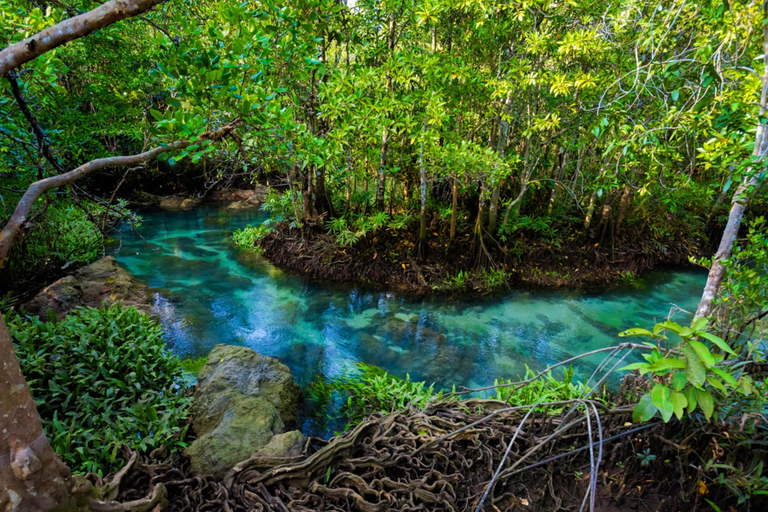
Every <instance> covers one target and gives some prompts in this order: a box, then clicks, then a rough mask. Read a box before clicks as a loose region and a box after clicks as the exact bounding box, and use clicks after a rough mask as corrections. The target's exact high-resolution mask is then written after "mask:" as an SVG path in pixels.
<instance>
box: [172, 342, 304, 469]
mask: <svg viewBox="0 0 768 512" xmlns="http://www.w3.org/2000/svg"><path fill="white" fill-rule="evenodd" d="M197 378H198V381H197V387H196V388H195V393H194V397H193V400H192V428H193V429H194V431H195V433H196V434H197V438H196V439H195V441H193V442H192V443H191V444H190V445H189V447H187V449H186V451H185V454H186V455H187V456H188V457H189V458H190V461H191V466H192V471H193V472H195V473H196V474H200V475H214V476H216V477H222V476H224V475H225V474H226V473H227V471H229V470H230V469H231V468H232V467H234V466H235V465H236V464H237V463H238V462H242V461H244V460H246V459H248V458H249V457H252V456H254V455H264V456H270V457H291V456H295V455H296V454H297V453H299V452H301V449H302V447H303V444H304V436H303V435H302V434H301V432H299V431H292V432H288V433H285V431H286V429H287V428H293V427H295V425H296V416H297V414H298V412H299V406H300V405H301V389H300V388H299V386H298V385H297V384H296V383H295V382H294V380H293V377H292V376H291V371H290V370H289V369H288V367H287V366H285V365H284V364H283V363H281V362H280V361H278V360H277V359H274V358H272V357H266V356H262V355H260V354H257V353H256V352H254V351H253V350H251V349H249V348H247V347H236V346H231V345H217V346H216V347H215V348H214V349H213V351H212V352H211V353H210V355H209V356H208V363H207V364H206V365H205V367H204V368H203V369H202V370H201V371H200V373H199V374H198V377H197Z"/></svg>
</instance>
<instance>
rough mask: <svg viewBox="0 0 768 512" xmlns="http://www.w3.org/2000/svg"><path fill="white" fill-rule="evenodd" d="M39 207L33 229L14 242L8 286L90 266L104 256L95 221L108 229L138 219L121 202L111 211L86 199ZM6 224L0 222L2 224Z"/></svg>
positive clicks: (57, 200)
mask: <svg viewBox="0 0 768 512" xmlns="http://www.w3.org/2000/svg"><path fill="white" fill-rule="evenodd" d="M39 208H40V210H39V211H36V212H35V213H34V214H33V215H36V216H37V217H36V219H35V222H34V223H32V227H31V229H30V230H29V231H28V232H27V233H26V234H25V236H23V237H19V238H18V239H17V240H16V242H15V243H14V246H13V249H12V251H11V254H10V256H9V258H8V264H7V265H8V267H7V274H6V277H7V282H8V283H17V285H18V284H19V283H21V282H23V281H25V280H27V279H29V278H30V276H35V275H37V274H38V273H40V272H41V270H42V269H45V268H46V267H55V268H60V267H61V266H63V265H65V264H68V263H70V264H71V263H90V262H92V261H93V260H95V259H96V258H98V257H99V256H101V255H102V247H103V242H104V235H103V234H102V232H101V230H100V229H99V226H97V225H96V224H95V223H94V221H95V222H97V223H99V224H101V222H102V221H104V222H105V228H109V227H110V226H112V225H114V223H116V222H117V221H119V220H121V219H124V218H126V217H130V218H132V219H133V220H139V218H138V217H136V216H135V215H133V214H132V213H131V212H130V211H129V210H128V209H127V208H126V204H125V203H124V202H122V201H118V202H117V204H115V205H113V206H112V207H111V208H110V209H109V210H108V211H107V210H106V208H105V207H104V206H102V205H99V204H96V203H94V202H93V201H89V200H86V199H82V200H80V201H79V205H77V204H75V203H73V202H72V201H71V200H69V199H55V200H54V201H52V202H51V204H50V205H48V206H47V207H45V206H40V207H39ZM85 210H87V213H86V211H85ZM3 223H4V222H3V219H0V225H2V224H3Z"/></svg>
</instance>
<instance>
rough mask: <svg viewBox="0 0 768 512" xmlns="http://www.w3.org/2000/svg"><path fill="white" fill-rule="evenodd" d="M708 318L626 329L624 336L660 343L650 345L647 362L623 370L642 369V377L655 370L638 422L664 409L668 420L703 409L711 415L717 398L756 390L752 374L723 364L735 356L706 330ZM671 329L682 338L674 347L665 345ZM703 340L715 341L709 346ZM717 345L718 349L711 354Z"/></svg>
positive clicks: (636, 415)
mask: <svg viewBox="0 0 768 512" xmlns="http://www.w3.org/2000/svg"><path fill="white" fill-rule="evenodd" d="M707 321H708V320H707V319H706V318H700V319H698V320H696V321H695V322H694V323H693V325H692V326H691V327H683V326H681V325H680V324H678V323H675V322H672V321H665V322H661V323H658V324H656V325H655V326H654V328H653V331H649V330H647V329H639V328H634V329H627V330H626V331H624V332H621V333H619V336H622V337H626V336H644V337H649V338H654V339H656V340H657V343H656V344H654V343H645V345H646V346H648V347H649V348H650V349H651V351H650V353H649V354H644V355H643V358H644V359H645V361H646V362H644V363H633V364H630V365H628V366H626V367H624V368H623V369H624V370H637V371H639V372H640V375H645V374H651V375H652V376H653V377H654V381H655V384H654V386H653V388H652V390H651V392H650V393H646V394H644V395H643V396H642V397H641V398H640V401H639V403H638V404H637V406H636V407H635V410H634V412H633V419H634V421H647V420H649V419H651V418H652V417H654V416H655V415H656V413H657V412H658V413H660V414H661V417H662V419H663V420H664V421H669V420H670V419H671V418H672V415H673V414H674V415H675V416H677V418H678V419H681V418H682V417H683V414H684V413H685V412H687V413H688V414H690V413H692V412H693V411H695V410H696V409H697V408H698V409H700V410H701V411H702V412H703V413H704V416H705V418H706V419H709V418H711V417H712V415H713V414H714V413H715V406H716V399H717V400H722V401H726V400H727V399H730V398H731V396H732V395H733V394H734V393H735V394H737V395H742V396H749V395H752V394H753V390H754V388H753V382H752V378H751V377H750V376H749V375H745V374H741V375H739V370H737V369H735V367H734V366H733V365H727V364H723V363H724V361H725V360H726V357H727V356H729V355H730V356H736V353H735V352H734V351H733V349H732V348H731V347H730V346H728V344H727V343H726V342H725V341H723V339H722V338H720V337H718V336H715V335H714V334H711V333H708V332H706V331H705V330H704V329H705V327H706V325H707ZM666 332H671V333H674V334H675V335H677V336H678V337H679V338H680V342H679V343H676V344H674V345H673V346H668V347H664V346H662V343H661V342H662V341H668V340H669V338H668V336H667V335H666V334H665V333H666ZM703 341H708V342H709V343H711V345H712V346H711V347H708V346H707V345H706V344H705V343H704V342H703ZM712 349H714V350H715V353H712Z"/></svg>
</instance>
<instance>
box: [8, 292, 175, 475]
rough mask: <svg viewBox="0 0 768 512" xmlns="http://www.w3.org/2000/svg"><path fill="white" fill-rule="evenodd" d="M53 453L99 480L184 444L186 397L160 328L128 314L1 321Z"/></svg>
mask: <svg viewBox="0 0 768 512" xmlns="http://www.w3.org/2000/svg"><path fill="white" fill-rule="evenodd" d="M5 320H6V323H7V324H8V329H9V332H10V334H11V337H12V339H13V341H14V343H15V344H16V350H17V352H16V353H17V355H18V357H19V360H20V362H21V367H22V370H23V371H24V375H25V376H26V378H27V382H28V383H29V385H30V388H31V391H32V395H33V397H34V398H35V401H36V402H37V408H38V411H39V412H40V416H41V417H42V418H43V425H44V427H45V431H46V434H47V435H48V439H49V441H50V443H51V446H53V448H54V450H55V451H56V452H57V453H58V454H59V455H60V456H61V457H62V459H63V460H64V461H65V462H66V463H67V464H69V465H70V467H71V468H72V469H74V470H76V471H81V472H95V473H98V474H100V475H106V474H107V473H110V472H112V471H114V470H115V469H117V468H119V467H120V466H121V465H122V464H123V463H124V462H125V461H124V460H123V459H122V452H121V451H120V447H121V446H122V445H125V446H127V447H129V448H131V449H134V450H138V451H140V452H145V453H147V452H149V451H151V450H154V449H155V448H160V447H162V446H165V447H167V448H169V449H170V450H175V449H178V448H181V447H183V446H184V442H183V437H184V433H185V432H186V426H185V423H186V417H187V415H188V406H189V399H187V398H185V397H184V389H185V388H184V381H183V379H182V367H181V365H180V363H179V359H178V358H177V357H176V356H174V355H173V354H171V353H170V352H169V351H168V350H167V349H166V347H165V341H164V340H163V337H162V330H161V328H160V326H159V325H158V324H157V322H155V321H153V320H151V319H150V318H149V317H147V316H146V315H145V314H143V313H139V312H138V311H137V310H136V309H135V308H128V307H126V308H124V307H122V306H121V305H120V304H115V305H113V306H111V307H109V308H106V309H93V308H79V309H77V310H75V312H74V313H72V314H70V315H69V316H67V317H66V318H65V319H64V320H61V321H56V320H49V321H47V322H43V321H41V320H39V319H37V318H24V317H23V316H21V315H18V314H16V313H13V312H9V313H7V314H6V316H5Z"/></svg>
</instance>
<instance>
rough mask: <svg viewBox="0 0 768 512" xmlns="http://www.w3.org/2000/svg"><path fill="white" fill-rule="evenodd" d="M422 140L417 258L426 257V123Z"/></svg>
mask: <svg viewBox="0 0 768 512" xmlns="http://www.w3.org/2000/svg"><path fill="white" fill-rule="evenodd" d="M421 131H422V140H421V141H420V142H419V173H420V179H421V211H420V214H419V250H418V257H419V258H420V259H421V258H425V257H426V255H427V170H426V167H425V165H424V140H423V136H424V133H425V132H426V131H427V124H426V122H425V123H424V125H423V126H422V129H421Z"/></svg>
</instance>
